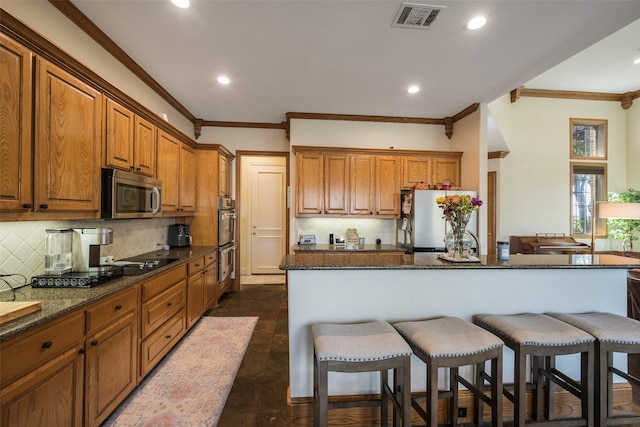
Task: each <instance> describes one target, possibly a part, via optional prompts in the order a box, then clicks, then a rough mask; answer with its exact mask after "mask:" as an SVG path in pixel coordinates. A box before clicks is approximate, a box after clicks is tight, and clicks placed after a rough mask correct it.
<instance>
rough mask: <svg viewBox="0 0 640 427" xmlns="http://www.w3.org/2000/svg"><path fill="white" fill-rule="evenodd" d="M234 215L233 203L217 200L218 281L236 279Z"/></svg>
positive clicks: (221, 199)
mask: <svg viewBox="0 0 640 427" xmlns="http://www.w3.org/2000/svg"><path fill="white" fill-rule="evenodd" d="M237 219H238V215H237V214H236V204H235V201H234V200H232V199H229V198H226V197H219V198H218V281H219V282H220V283H222V282H223V281H225V280H227V278H230V279H234V278H235V277H236V271H235V270H236V223H237Z"/></svg>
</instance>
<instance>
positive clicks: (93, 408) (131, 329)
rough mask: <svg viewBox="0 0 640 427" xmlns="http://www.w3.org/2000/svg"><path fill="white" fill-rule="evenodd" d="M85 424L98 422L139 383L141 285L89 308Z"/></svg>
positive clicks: (89, 424) (91, 424)
mask: <svg viewBox="0 0 640 427" xmlns="http://www.w3.org/2000/svg"><path fill="white" fill-rule="evenodd" d="M86 316H87V339H86V345H85V348H86V371H85V376H86V379H85V425H86V426H98V425H100V423H102V421H104V420H105V419H106V418H107V417H108V416H109V414H110V413H111V412H112V411H113V410H115V409H116V408H117V406H118V405H119V404H120V402H122V401H123V400H124V399H125V398H126V397H127V395H128V394H129V393H130V392H131V391H132V390H133V389H134V388H135V387H136V385H137V380H138V375H137V371H138V370H137V367H138V289H137V287H135V286H133V287H130V288H127V289H126V290H124V291H121V292H119V293H117V294H115V295H113V296H110V297H108V298H106V299H105V300H102V301H100V302H99V303H97V304H95V305H93V306H91V307H90V308H88V309H87V312H86Z"/></svg>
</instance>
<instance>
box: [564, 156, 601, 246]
mask: <svg viewBox="0 0 640 427" xmlns="http://www.w3.org/2000/svg"><path fill="white" fill-rule="evenodd" d="M576 167H577V168H580V167H588V168H602V185H601V187H602V189H601V190H600V191H601V194H598V188H597V187H596V200H595V215H596V216H595V217H596V221H595V233H593V236H594V237H596V238H606V237H607V235H608V228H607V221H606V219H604V218H600V217H599V215H598V206H599V202H603V201H604V202H606V201H607V198H608V194H609V193H608V191H607V189H608V186H607V185H608V184H607V178H608V177H607V163H600V162H598V163H596V162H571V163H570V167H569V180H570V185H569V230H571V232H570V235H571V236H572V237H574V238H582V239H584V238H590V237H591V235H592V233H591V230H589V231H588V232H587V233H574V227H573V211H574V201H573V200H574V197H573V196H574V191H573V187H574V175H575V169H576ZM598 197H600V200H599V199H598ZM592 203H593V200H590V204H592ZM591 208H592V216H593V215H594V212H593V206H591ZM592 221H593V220H592Z"/></svg>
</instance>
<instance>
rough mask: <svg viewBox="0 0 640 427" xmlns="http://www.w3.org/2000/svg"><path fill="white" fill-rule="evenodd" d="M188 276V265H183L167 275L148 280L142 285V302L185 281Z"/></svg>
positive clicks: (163, 274)
mask: <svg viewBox="0 0 640 427" xmlns="http://www.w3.org/2000/svg"><path fill="white" fill-rule="evenodd" d="M186 275H187V272H186V265H185V264H184V263H183V264H181V265H180V266H178V267H176V268H174V269H172V270H169V271H167V272H166V273H162V274H161V275H160V276H156V277H154V278H153V279H149V280H147V281H146V282H144V283H143V284H142V285H141V286H142V302H145V301H149V300H150V299H151V298H153V297H155V296H156V295H159V294H160V293H162V292H163V291H165V290H167V289H169V288H170V287H171V286H173V285H175V284H176V283H178V282H179V281H180V280H182V279H184V278H185V277H186Z"/></svg>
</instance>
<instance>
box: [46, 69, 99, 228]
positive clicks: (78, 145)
mask: <svg viewBox="0 0 640 427" xmlns="http://www.w3.org/2000/svg"><path fill="white" fill-rule="evenodd" d="M36 67H37V73H36V78H37V94H36V106H37V110H36V123H37V125H36V128H35V129H36V137H35V174H34V177H35V190H36V194H35V206H34V208H35V210H36V211H45V210H49V211H68V212H94V213H95V216H96V217H97V216H98V214H99V212H98V211H99V209H100V179H101V171H100V164H101V163H100V157H101V147H102V137H101V135H102V94H101V93H100V92H98V91H97V90H95V89H94V88H92V87H91V86H89V85H87V84H85V83H84V82H82V81H81V80H79V79H77V78H75V77H73V76H72V75H71V74H69V73H67V72H66V71H63V70H62V69H61V68H59V67H56V66H55V65H53V64H51V63H49V62H47V61H45V60H43V59H38V60H37V62H36Z"/></svg>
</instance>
